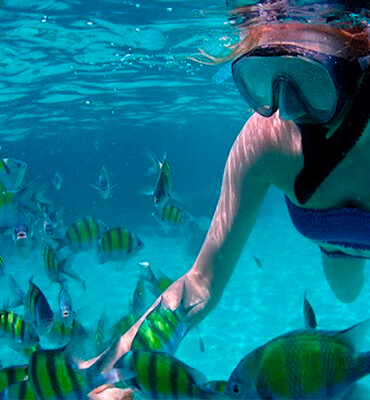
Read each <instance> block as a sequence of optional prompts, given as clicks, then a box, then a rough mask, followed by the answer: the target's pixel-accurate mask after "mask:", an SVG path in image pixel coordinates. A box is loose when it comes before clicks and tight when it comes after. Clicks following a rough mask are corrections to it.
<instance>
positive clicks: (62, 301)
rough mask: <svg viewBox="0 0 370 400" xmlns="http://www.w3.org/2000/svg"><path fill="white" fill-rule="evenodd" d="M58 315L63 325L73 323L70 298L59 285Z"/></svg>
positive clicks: (66, 291) (65, 290)
mask: <svg viewBox="0 0 370 400" xmlns="http://www.w3.org/2000/svg"><path fill="white" fill-rule="evenodd" d="M58 305H59V315H60V318H61V319H62V320H63V321H64V323H65V324H67V325H69V323H70V322H72V321H73V318H74V311H73V306H72V298H71V295H70V294H69V292H68V290H67V289H66V288H65V287H64V286H63V285H60V290H59V294H58Z"/></svg>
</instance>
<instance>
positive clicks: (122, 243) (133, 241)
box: [98, 228, 143, 264]
mask: <svg viewBox="0 0 370 400" xmlns="http://www.w3.org/2000/svg"><path fill="white" fill-rule="evenodd" d="M142 248H143V242H142V241H141V240H140V239H139V238H138V237H137V236H136V235H135V234H133V233H131V232H130V231H128V230H127V229H126V228H112V229H108V230H107V231H105V232H103V234H102V238H101V242H100V244H99V253H98V262H99V264H104V263H105V262H107V261H117V260H122V259H125V258H127V257H128V256H130V255H133V254H135V253H137V252H138V251H139V250H141V249H142Z"/></svg>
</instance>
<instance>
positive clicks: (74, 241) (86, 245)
mask: <svg viewBox="0 0 370 400" xmlns="http://www.w3.org/2000/svg"><path fill="white" fill-rule="evenodd" d="M107 229H108V227H107V226H106V225H105V224H104V222H102V221H100V220H99V219H97V218H94V217H85V218H79V219H77V220H76V221H75V222H74V223H73V224H72V225H71V226H70V227H69V228H68V229H67V231H66V233H65V237H64V240H63V241H62V243H61V245H62V246H63V245H64V246H67V247H68V248H69V249H70V251H71V252H72V253H78V252H81V251H86V250H91V249H96V247H97V245H98V241H99V240H100V238H101V236H102V233H103V232H104V231H106V230H107Z"/></svg>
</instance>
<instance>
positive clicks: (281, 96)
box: [231, 45, 369, 125]
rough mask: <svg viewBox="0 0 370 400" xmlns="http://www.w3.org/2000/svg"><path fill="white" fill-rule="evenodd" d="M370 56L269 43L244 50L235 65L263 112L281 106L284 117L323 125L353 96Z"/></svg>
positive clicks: (238, 79)
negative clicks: (339, 54)
mask: <svg viewBox="0 0 370 400" xmlns="http://www.w3.org/2000/svg"><path fill="white" fill-rule="evenodd" d="M363 60H365V62H364V61H363ZM368 61H369V60H368V58H364V59H362V60H361V59H360V60H354V61H349V60H346V59H344V58H341V57H336V56H330V55H326V54H322V53H318V52H315V51H311V50H307V49H304V48H302V47H299V46H295V45H268V46H266V47H257V48H255V49H253V50H251V51H249V52H248V53H246V54H244V55H242V56H241V57H239V58H238V59H236V60H235V61H234V62H233V63H232V66H231V69H232V74H233V77H234V81H235V84H236V86H237V88H238V90H239V92H240V93H241V94H242V96H243V97H244V99H245V100H246V102H247V103H248V104H249V105H250V106H251V107H252V108H253V109H254V110H255V111H256V112H258V113H259V114H261V115H263V116H265V117H270V116H271V115H272V114H274V113H275V112H276V111H277V110H278V109H279V114H280V117H281V118H283V119H291V120H293V121H295V122H302V121H304V122H305V123H307V122H310V123H314V124H321V125H323V124H326V123H328V122H330V121H331V120H332V119H333V118H334V117H335V116H336V115H337V114H338V113H339V112H340V111H341V110H342V108H343V106H344V104H345V103H346V102H347V100H348V99H350V98H351V96H352V95H353V93H354V92H355V90H356V87H357V85H358V82H359V80H360V78H361V76H362V74H363V70H364V69H366V68H367V67H368V64H369V62H368Z"/></svg>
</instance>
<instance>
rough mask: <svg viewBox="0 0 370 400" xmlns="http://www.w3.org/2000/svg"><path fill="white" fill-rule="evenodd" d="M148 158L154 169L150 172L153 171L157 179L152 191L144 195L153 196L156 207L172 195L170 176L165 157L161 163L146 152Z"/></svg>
mask: <svg viewBox="0 0 370 400" xmlns="http://www.w3.org/2000/svg"><path fill="white" fill-rule="evenodd" d="M148 154H149V156H150V157H151V159H152V161H153V166H154V168H151V170H150V172H151V171H155V173H156V174H157V179H156V182H155V185H154V189H153V191H151V192H149V193H146V194H147V195H149V196H153V201H154V204H155V205H156V206H161V205H163V204H165V203H166V202H167V201H168V199H169V198H170V197H171V193H172V176H171V168H170V165H169V164H168V161H167V155H165V156H164V157H163V161H159V159H158V158H157V157H156V156H155V155H154V154H152V153H151V152H149V151H148Z"/></svg>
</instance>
